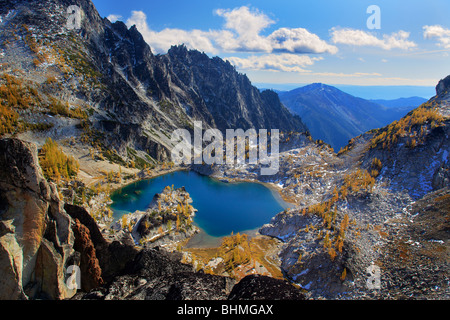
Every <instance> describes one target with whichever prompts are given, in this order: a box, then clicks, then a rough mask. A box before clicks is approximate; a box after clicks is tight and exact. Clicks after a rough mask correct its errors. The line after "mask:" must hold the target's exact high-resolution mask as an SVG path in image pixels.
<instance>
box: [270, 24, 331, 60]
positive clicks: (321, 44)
mask: <svg viewBox="0 0 450 320" xmlns="http://www.w3.org/2000/svg"><path fill="white" fill-rule="evenodd" d="M268 39H269V41H270V43H271V44H272V48H273V51H280V52H291V53H325V52H327V53H331V54H335V53H337V51H338V49H337V47H335V46H332V45H329V44H328V43H327V42H326V41H324V40H322V39H320V38H319V37H318V36H317V35H316V34H313V33H311V32H309V31H308V30H306V29H304V28H295V29H288V28H280V29H278V30H275V31H274V32H273V33H272V34H271V35H270V36H269V37H268Z"/></svg>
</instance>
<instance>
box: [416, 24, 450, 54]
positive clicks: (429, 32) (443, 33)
mask: <svg viewBox="0 0 450 320" xmlns="http://www.w3.org/2000/svg"><path fill="white" fill-rule="evenodd" d="M423 30H424V31H423V36H424V38H425V39H431V38H437V41H438V45H439V46H440V47H444V48H446V49H450V29H445V28H443V27H441V26H439V25H434V26H424V27H423Z"/></svg>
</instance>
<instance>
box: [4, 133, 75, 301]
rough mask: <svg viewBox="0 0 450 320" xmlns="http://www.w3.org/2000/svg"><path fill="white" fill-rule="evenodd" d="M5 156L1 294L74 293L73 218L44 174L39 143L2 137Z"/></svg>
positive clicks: (12, 296)
mask: <svg viewBox="0 0 450 320" xmlns="http://www.w3.org/2000/svg"><path fill="white" fill-rule="evenodd" d="M0 154H1V157H0V167H1V168H2V170H1V171H0V194H1V214H0V226H1V227H0V229H1V236H0V243H1V249H0V252H1V255H2V257H1V259H0V262H1V270H2V277H1V280H0V288H1V289H0V294H1V298H3V299H26V298H27V297H30V298H31V297H32V296H33V294H34V293H36V290H35V288H41V289H40V290H39V291H40V292H41V293H42V294H45V295H47V296H48V297H50V298H54V299H61V298H68V297H71V296H73V295H74V294H75V291H74V290H70V289H68V288H67V286H66V285H65V283H64V270H65V268H66V266H67V263H68V262H73V259H74V253H75V251H74V249H73V241H74V235H73V232H72V230H71V222H72V221H71V219H70V217H69V216H68V215H67V213H66V212H65V211H64V208H63V203H62V202H61V201H60V200H59V197H58V192H57V190H56V187H55V186H54V185H52V184H50V183H48V182H47V181H46V180H45V178H44V176H43V174H42V171H41V168H40V166H39V162H38V155H37V148H36V146H34V145H32V144H30V143H26V142H23V141H20V140H18V139H2V140H0ZM45 270H52V271H51V273H52V274H50V273H49V272H45ZM25 288H27V289H25ZM27 290H28V291H27ZM29 295H31V296H29Z"/></svg>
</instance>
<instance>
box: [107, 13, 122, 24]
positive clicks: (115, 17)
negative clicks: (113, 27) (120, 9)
mask: <svg viewBox="0 0 450 320" xmlns="http://www.w3.org/2000/svg"><path fill="white" fill-rule="evenodd" d="M106 18H107V19H108V20H109V21H111V22H112V23H114V22H116V21H117V20H120V19H122V16H121V15H118V14H110V15H109V16H107V17H106Z"/></svg>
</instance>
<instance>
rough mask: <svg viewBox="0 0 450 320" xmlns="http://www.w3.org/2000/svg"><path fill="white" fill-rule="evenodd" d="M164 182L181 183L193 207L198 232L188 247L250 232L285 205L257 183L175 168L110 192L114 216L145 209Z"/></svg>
mask: <svg viewBox="0 0 450 320" xmlns="http://www.w3.org/2000/svg"><path fill="white" fill-rule="evenodd" d="M166 186H173V187H174V188H181V187H185V188H186V191H187V192H189V194H190V196H191V198H192V200H193V203H192V205H193V206H194V208H195V209H197V210H198V211H197V212H196V215H195V217H194V224H195V225H196V226H197V227H199V228H200V230H201V232H200V233H199V234H197V235H196V236H194V237H193V238H192V239H191V241H189V246H191V247H204V246H210V245H212V246H214V245H217V244H218V243H219V242H220V239H221V238H222V237H224V236H228V235H230V234H231V233H232V232H234V233H237V232H240V233H249V234H251V233H254V232H255V231H257V229H258V228H259V227H261V226H262V225H264V224H265V223H269V222H270V220H271V219H272V217H274V216H275V215H276V214H277V213H279V212H280V211H283V210H284V209H286V208H287V207H288V204H287V203H285V202H284V201H283V200H282V199H281V197H280V195H279V194H278V192H276V191H275V190H272V189H270V188H268V187H267V186H265V185H263V184H261V183H255V182H223V181H220V180H217V179H214V178H211V177H208V176H204V175H200V174H198V173H196V172H194V171H185V170H183V171H175V172H171V173H168V174H165V175H161V176H157V177H155V178H151V179H146V180H140V181H137V182H135V183H132V184H129V185H127V186H125V187H123V188H121V189H118V190H116V191H115V192H113V193H112V195H111V200H112V202H113V203H112V204H111V209H112V211H113V214H114V219H115V220H117V219H120V217H121V216H122V215H123V214H128V213H131V212H135V211H136V210H140V211H145V210H146V209H147V207H148V206H149V204H150V203H151V201H152V199H153V197H154V196H155V194H156V193H160V192H162V190H163V189H164V188H165V187H166Z"/></svg>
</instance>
